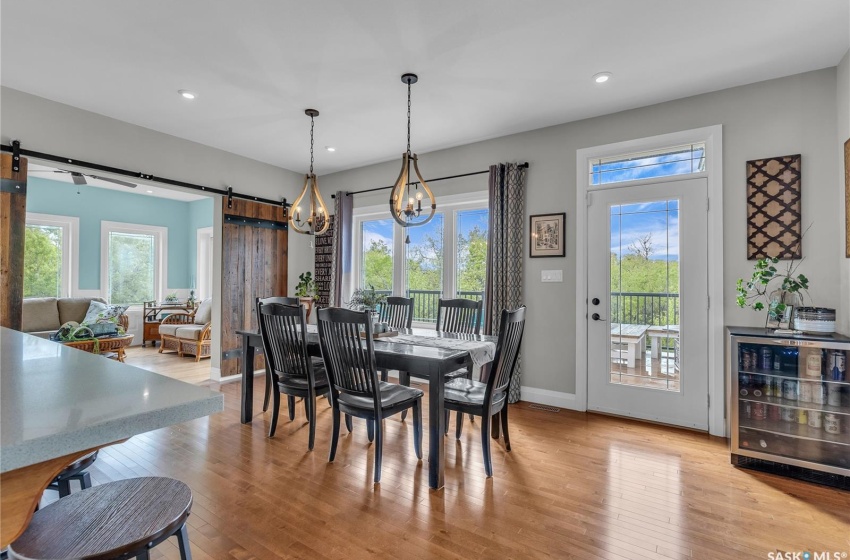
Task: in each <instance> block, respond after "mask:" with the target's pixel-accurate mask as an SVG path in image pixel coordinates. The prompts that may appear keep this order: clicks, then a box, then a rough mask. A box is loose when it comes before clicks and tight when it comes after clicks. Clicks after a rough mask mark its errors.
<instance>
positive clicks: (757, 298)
mask: <svg viewBox="0 0 850 560" xmlns="http://www.w3.org/2000/svg"><path fill="white" fill-rule="evenodd" d="M800 262H801V261H795V260H793V259H792V260H790V261H788V266H787V267H786V269H785V271H784V272H782V271H780V270H779V269H777V267H776V265H777V264H778V263H779V259H778V258H775V257H774V258H764V259H759V260H757V261H756V263H755V265H754V266H753V275H752V277H751V278H750V279H749V280H745V279H744V278H738V282H737V284H736V290H735V291H736V294H737V297H736V303H737V304H738V307H741V308H744V307H749V308H751V309H755V310H756V311H762V310H763V309H765V304H767V312H768V322H771V321H774V322H782V323H786V322H789V320H790V317H789V315H790V312H791V311H792V309H791V306H800V305H802V303H803V292H805V293H806V294H808V289H809V279H808V278H806V276H805V275H804V274H797V267H799V266H800ZM777 281H778V282H779V285H778V287H777Z"/></svg>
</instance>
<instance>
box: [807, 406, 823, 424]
mask: <svg viewBox="0 0 850 560" xmlns="http://www.w3.org/2000/svg"><path fill="white" fill-rule="evenodd" d="M809 426H810V427H812V428H821V427H823V412H820V411H817V410H810V411H809Z"/></svg>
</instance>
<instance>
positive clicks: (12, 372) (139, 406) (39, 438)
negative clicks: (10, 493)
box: [0, 328, 224, 472]
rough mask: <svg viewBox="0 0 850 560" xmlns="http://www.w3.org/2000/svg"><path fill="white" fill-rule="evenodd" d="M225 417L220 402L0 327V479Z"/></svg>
mask: <svg viewBox="0 0 850 560" xmlns="http://www.w3.org/2000/svg"><path fill="white" fill-rule="evenodd" d="M222 410H224V396H223V395H222V394H221V393H215V392H213V391H210V390H208V389H204V388H202V387H197V386H195V385H190V384H189V383H184V382H182V381H177V380H174V379H170V378H168V377H164V376H162V375H159V374H156V373H152V372H149V371H146V370H143V369H139V368H136V367H133V366H131V365H128V364H122V363H119V362H116V361H114V360H109V359H106V358H104V357H102V356H97V355H95V354H90V353H88V352H83V351H81V350H76V349H73V348H68V347H65V346H63V345H62V344H59V343H57V342H51V341H49V340H45V339H41V338H38V337H35V336H31V335H28V334H24V333H20V332H18V331H13V330H10V329H6V328H0V472H6V471H10V470H14V469H18V468H21V467H26V466H29V465H33V464H36V463H40V462H42V461H46V460H49V459H54V458H56V457H61V456H63V455H68V454H70V453H74V452H77V451H83V450H85V449H90V448H92V447H97V446H101V445H105V444H109V443H113V442H116V441H119V440H122V439H125V438H128V437H130V436H133V435H136V434H141V433H144V432H149V431H151V430H156V429H159V428H164V427H166V426H171V425H173V424H179V423H180V422H185V421H187V420H192V419H195V418H200V417H203V416H208V415H210V414H213V413H215V412H221V411H222Z"/></svg>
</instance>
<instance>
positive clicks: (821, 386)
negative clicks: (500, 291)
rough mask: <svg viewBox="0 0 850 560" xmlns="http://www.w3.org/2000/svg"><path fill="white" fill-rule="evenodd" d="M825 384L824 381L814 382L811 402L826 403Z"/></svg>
mask: <svg viewBox="0 0 850 560" xmlns="http://www.w3.org/2000/svg"><path fill="white" fill-rule="evenodd" d="M826 386H827V384H826V383H815V384H814V385H813V386H812V402H813V403H815V404H826V403H827V388H826Z"/></svg>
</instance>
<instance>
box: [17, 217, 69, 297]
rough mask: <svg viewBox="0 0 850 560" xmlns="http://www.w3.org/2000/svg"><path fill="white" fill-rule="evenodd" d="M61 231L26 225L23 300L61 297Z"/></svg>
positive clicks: (54, 228) (60, 229)
mask: <svg viewBox="0 0 850 560" xmlns="http://www.w3.org/2000/svg"><path fill="white" fill-rule="evenodd" d="M62 233H63V232H62V228H61V227H59V226H44V225H31V224H27V226H26V233H25V241H24V297H25V298H31V297H60V296H61V295H62V246H63V244H62Z"/></svg>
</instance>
